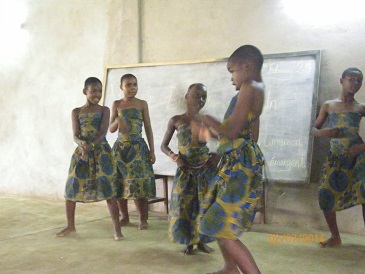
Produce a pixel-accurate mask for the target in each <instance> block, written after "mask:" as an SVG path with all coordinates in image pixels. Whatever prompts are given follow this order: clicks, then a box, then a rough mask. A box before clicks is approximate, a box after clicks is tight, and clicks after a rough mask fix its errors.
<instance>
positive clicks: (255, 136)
mask: <svg viewBox="0 0 365 274" xmlns="http://www.w3.org/2000/svg"><path fill="white" fill-rule="evenodd" d="M259 132H260V117H257V119H256V121H255V122H254V124H253V127H252V131H251V136H252V139H253V140H254V141H255V143H257V141H258V140H259Z"/></svg>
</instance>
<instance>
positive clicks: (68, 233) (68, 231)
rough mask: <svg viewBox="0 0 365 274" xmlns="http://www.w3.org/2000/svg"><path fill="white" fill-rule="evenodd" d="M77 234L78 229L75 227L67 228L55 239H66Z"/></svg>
mask: <svg viewBox="0 0 365 274" xmlns="http://www.w3.org/2000/svg"><path fill="white" fill-rule="evenodd" d="M74 233H76V229H75V228H74V227H73V228H71V227H66V228H65V229H64V230H62V231H61V232H58V233H57V234H56V235H55V237H65V236H68V235H71V234H74Z"/></svg>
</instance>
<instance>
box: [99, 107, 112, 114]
mask: <svg viewBox="0 0 365 274" xmlns="http://www.w3.org/2000/svg"><path fill="white" fill-rule="evenodd" d="M101 111H102V112H103V113H105V112H110V109H109V108H108V107H107V106H101Z"/></svg>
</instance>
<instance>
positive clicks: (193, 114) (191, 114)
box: [185, 109, 199, 118]
mask: <svg viewBox="0 0 365 274" xmlns="http://www.w3.org/2000/svg"><path fill="white" fill-rule="evenodd" d="M185 115H186V116H187V117H192V118H194V117H196V116H198V115H199V111H198V110H195V109H194V110H192V109H188V110H187V111H186V112H185Z"/></svg>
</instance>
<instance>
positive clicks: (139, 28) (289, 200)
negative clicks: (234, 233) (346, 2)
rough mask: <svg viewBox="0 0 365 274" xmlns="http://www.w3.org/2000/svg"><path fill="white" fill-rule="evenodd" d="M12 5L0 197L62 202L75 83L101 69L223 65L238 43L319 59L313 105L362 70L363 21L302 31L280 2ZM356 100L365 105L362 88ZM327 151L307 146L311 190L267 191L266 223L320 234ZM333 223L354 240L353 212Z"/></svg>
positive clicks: (126, 0) (123, 0)
mask: <svg viewBox="0 0 365 274" xmlns="http://www.w3.org/2000/svg"><path fill="white" fill-rule="evenodd" d="M20 2H21V3H23V4H24V5H25V7H26V10H27V17H26V19H25V21H24V23H23V24H22V30H24V31H26V32H27V34H28V38H29V39H28V42H27V45H26V50H25V52H24V53H23V54H21V55H18V56H16V57H15V58H14V59H13V60H12V61H11V62H8V63H4V62H2V61H1V60H0V65H1V70H0V80H1V86H2V91H3V96H2V98H1V99H0V113H1V116H2V118H3V119H2V122H1V123H0V132H1V134H0V153H1V163H0V174H2V178H1V180H0V192H1V193H7V194H16V195H24V196H40V197H45V198H50V199H62V197H63V190H64V183H65V179H66V175H67V169H68V164H69V161H70V156H71V154H72V152H73V150H74V148H75V146H74V144H73V142H72V132H71V115H70V114H71V110H72V109H73V108H74V107H77V106H81V105H82V104H84V101H85V97H84V95H83V94H82V88H83V81H84V80H85V79H86V78H87V77H89V76H96V77H99V78H100V79H103V74H104V66H105V65H117V64H118V65H122V64H134V63H138V62H164V61H178V60H192V59H211V58H221V57H227V56H229V55H230V53H231V52H232V51H233V50H234V49H236V48H237V47H238V46H240V45H242V44H253V45H256V46H258V47H259V48H260V49H261V50H262V52H263V53H264V54H269V53H281V52H293V51H303V50H322V63H321V78H320V87H319V104H318V105H321V104H322V103H323V102H324V101H325V100H327V99H331V98H334V97H336V96H338V94H339V92H340V85H339V78H340V75H341V73H342V71H343V70H344V69H345V68H347V67H349V66H358V67H359V68H360V69H363V70H365V68H364V67H362V66H363V64H365V53H364V51H363V50H362V45H363V44H364V42H365V41H364V40H365V36H364V35H363V33H364V31H363V30H364V29H365V26H364V25H365V18H359V19H358V18H349V19H344V18H343V16H339V17H338V20H339V22H338V23H336V22H333V23H330V24H326V23H322V24H313V23H311V22H310V20H309V22H304V23H303V22H301V21H298V20H296V19H295V18H293V17H290V16H289V15H288V13H287V12H286V10H285V6H284V3H285V2H284V1H280V0H277V1H268V0H243V1H242V0H230V1H226V0H183V1H180V0H119V1H112V0H88V1H86V0H79V1H72V2H70V1H61V0H47V1H41V0H27V1H26V0H23V1H20ZM312 9H313V10H317V9H318V8H317V6H315V5H314V6H313V7H312ZM331 12H332V10H331V9H327V10H326V11H322V16H325V15H326V16H328V15H329V14H330V13H331ZM315 16H316V15H315V14H314V13H311V12H310V13H308V18H313V19H316V18H315ZM313 21H314V20H313ZM3 24H5V23H3ZM2 27H4V25H3V26H2ZM5 27H6V26H5ZM357 99H358V100H359V101H365V95H364V88H362V89H361V90H360V91H359V94H358V96H357ZM363 133H364V131H362V132H361V134H362V135H363V136H364V134H363ZM327 151H328V141H326V140H316V141H315V145H314V155H313V163H312V176H311V184H310V185H309V186H304V187H298V186H280V185H275V186H268V189H267V221H268V222H270V223H278V224H283V225H300V226H305V227H318V228H322V227H323V228H325V227H326V226H325V223H324V218H323V217H322V215H321V212H320V210H319V207H318V202H317V193H316V185H315V184H316V182H317V181H318V179H319V173H320V167H321V164H322V163H323V161H324V159H325V154H326V152H327ZM170 189H171V188H170ZM338 222H339V226H340V230H341V231H348V232H355V233H360V232H362V230H363V225H364V224H363V222H362V220H361V210H360V207H356V208H353V209H350V210H346V211H344V212H340V213H339V220H338Z"/></svg>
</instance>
